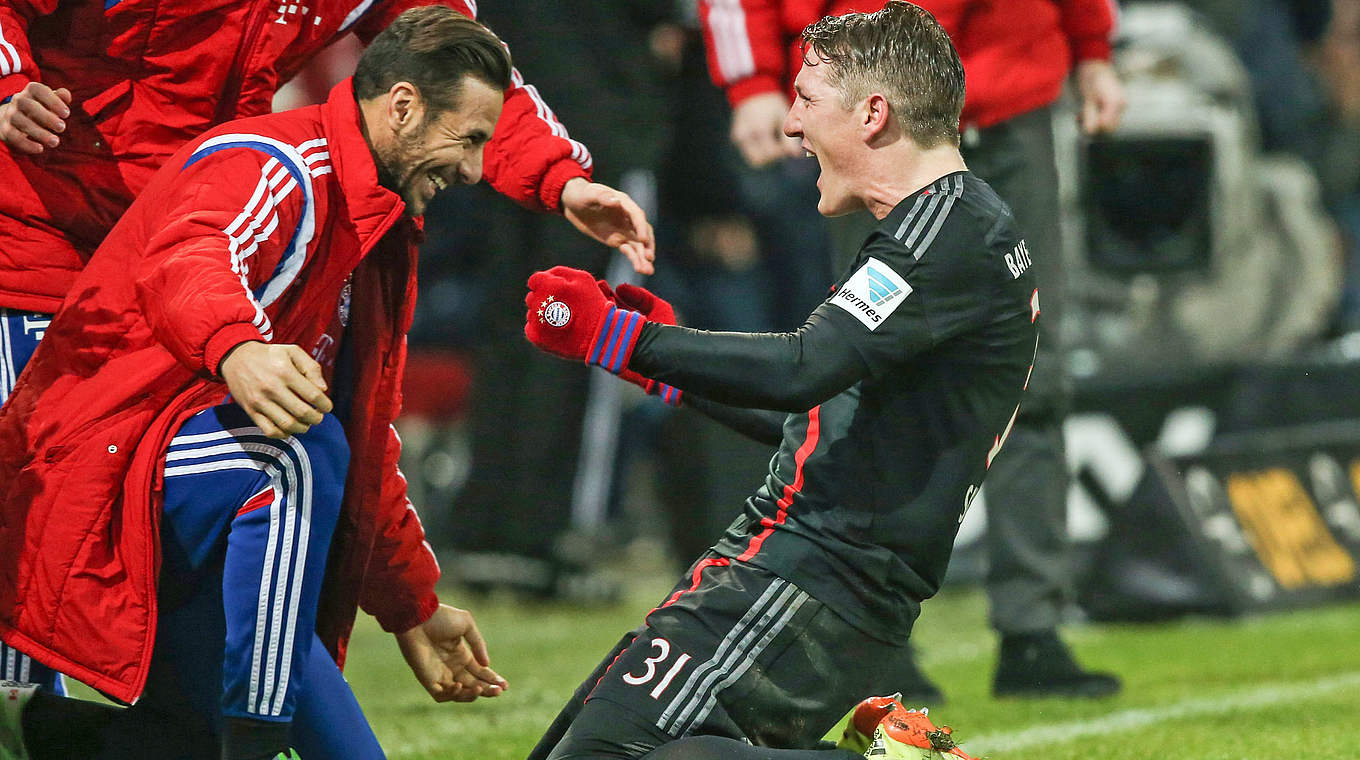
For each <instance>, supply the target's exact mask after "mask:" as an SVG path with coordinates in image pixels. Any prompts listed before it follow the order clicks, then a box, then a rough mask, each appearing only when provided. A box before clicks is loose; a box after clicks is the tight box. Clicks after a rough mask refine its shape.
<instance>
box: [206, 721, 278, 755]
mask: <svg viewBox="0 0 1360 760" xmlns="http://www.w3.org/2000/svg"><path fill="white" fill-rule="evenodd" d="M222 728H223V731H222V760H273V758H274V756H275V755H278V754H279V753H280V752H287V751H288V734H289V732H291V731H292V728H293V724H292V723H290V722H286V721H285V722H282V723H278V722H273V721H264V720H250V719H249V718H227V719H226V722H225V724H224V725H223V727H222Z"/></svg>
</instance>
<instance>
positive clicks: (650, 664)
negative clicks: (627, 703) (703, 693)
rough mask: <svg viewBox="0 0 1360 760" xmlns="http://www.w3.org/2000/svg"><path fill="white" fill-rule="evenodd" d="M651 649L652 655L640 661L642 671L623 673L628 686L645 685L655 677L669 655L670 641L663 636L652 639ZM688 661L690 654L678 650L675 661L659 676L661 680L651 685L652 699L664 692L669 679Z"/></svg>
mask: <svg viewBox="0 0 1360 760" xmlns="http://www.w3.org/2000/svg"><path fill="white" fill-rule="evenodd" d="M652 650H653V654H652V656H651V657H648V658H647V659H645V660H643V661H642V665H643V666H644V667H643V671H642V672H641V673H625V674H624V675H623V682H624V683H626V684H628V685H629V686H645V685H646V684H648V683H651V681H652V679H653V678H656V674H657V673H658V672H660V670H661V667H662V665H663V664H664V663H665V662H666V660H667V659H668V658H669V657H670V656H671V643H670V642H669V641H667V640H666V639H663V638H655V639H652ZM689 661H690V656H689V655H688V654H685V653H684V652H680V654H679V656H678V657H676V658H675V662H673V663H671V665H670V667H669V668H667V669H666V672H665V674H664V675H662V676H661V680H660V681H657V683H656V686H654V687H652V690H651V691H650V692H649V693H650V694H651V697H652V699H660V698H661V695H662V694H664V693H665V692H666V687H668V686H670V685H671V681H672V680H674V679H675V676H676V675H677V674H678V673H679V672H680V670H681V668H684V667H685V663H687V662H689Z"/></svg>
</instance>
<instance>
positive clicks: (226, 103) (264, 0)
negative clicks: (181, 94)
mask: <svg viewBox="0 0 1360 760" xmlns="http://www.w3.org/2000/svg"><path fill="white" fill-rule="evenodd" d="M268 3H269V0H255V5H254V7H252V8H251V9H250V15H249V16H247V17H246V33H245V36H244V37H242V38H241V45H240V47H238V48H237V49H236V58H235V60H233V61H232V64H231V72H230V73H229V74H228V75H227V81H226V84H225V85H223V87H222V99H221V100H220V101H218V103H217V112H216V113H215V114H214V115H213V125H217V124H221V123H223V122H225V121H227V120H229V119H231V118H232V117H234V116H235V115H236V100H237V98H239V97H240V95H241V81H242V80H243V79H245V68H246V60H247V59H248V58H249V57H250V54H251V52H252V51H253V50H254V47H255V39H256V38H257V37H259V36H260V26H261V24H260V18H261V16H263V15H264V9H265V6H266V5H267V4H268Z"/></svg>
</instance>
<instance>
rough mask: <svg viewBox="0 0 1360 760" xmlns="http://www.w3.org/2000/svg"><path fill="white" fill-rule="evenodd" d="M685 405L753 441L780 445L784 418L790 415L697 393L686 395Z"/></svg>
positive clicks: (782, 437)
mask: <svg viewBox="0 0 1360 760" xmlns="http://www.w3.org/2000/svg"><path fill="white" fill-rule="evenodd" d="M685 406H686V407H688V408H690V409H693V410H694V411H696V412H698V413H700V414H702V415H704V416H705V417H708V418H709V419H711V420H713V421H715V422H718V423H721V424H722V425H723V426H725V427H727V428H730V429H732V430H735V431H736V432H738V433H741V434H742V435H744V436H746V437H747V438H750V439H751V440H753V441H759V442H760V443H765V444H769V445H771V446H778V445H779V443H780V441H782V440H783V439H784V420H785V418H787V417H788V413H787V412H775V411H770V410H768V409H743V408H741V407H738V406H728V405H727V404H719V403H718V402H716V401H711V400H709V399H706V398H704V397H703V396H700V395H698V394H696V393H689V394H686V395H685Z"/></svg>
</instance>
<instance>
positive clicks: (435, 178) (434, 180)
mask: <svg viewBox="0 0 1360 760" xmlns="http://www.w3.org/2000/svg"><path fill="white" fill-rule="evenodd" d="M428 176H429V178H430V183H431V184H433V185H434V189H436V190H447V189H448V187H449V183H448V180H445V179H444V178H443V177H441V176H439V175H438V174H435V173H434V172H430V173H429V175H428Z"/></svg>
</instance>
